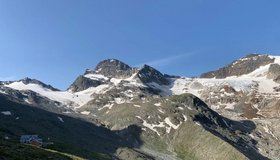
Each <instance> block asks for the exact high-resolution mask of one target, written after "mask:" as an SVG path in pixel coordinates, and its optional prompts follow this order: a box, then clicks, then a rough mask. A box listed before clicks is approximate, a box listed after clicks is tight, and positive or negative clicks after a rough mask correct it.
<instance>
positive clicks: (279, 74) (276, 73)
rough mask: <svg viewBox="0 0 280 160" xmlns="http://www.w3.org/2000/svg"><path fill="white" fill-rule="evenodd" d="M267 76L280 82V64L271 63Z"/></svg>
mask: <svg viewBox="0 0 280 160" xmlns="http://www.w3.org/2000/svg"><path fill="white" fill-rule="evenodd" d="M267 77H268V78H270V79H273V80H274V81H275V82H278V83H280V65H279V64H276V63H274V64H271V65H270V67H269V70H268V75H267Z"/></svg>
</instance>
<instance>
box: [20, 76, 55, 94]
mask: <svg viewBox="0 0 280 160" xmlns="http://www.w3.org/2000/svg"><path fill="white" fill-rule="evenodd" d="M18 82H22V83H24V84H26V85H27V84H37V85H40V86H42V87H44V88H48V89H50V90H53V91H59V89H57V88H54V87H52V86H51V85H47V84H45V83H43V82H41V81H39V80H37V79H32V78H29V77H25V78H23V79H21V80H18Z"/></svg>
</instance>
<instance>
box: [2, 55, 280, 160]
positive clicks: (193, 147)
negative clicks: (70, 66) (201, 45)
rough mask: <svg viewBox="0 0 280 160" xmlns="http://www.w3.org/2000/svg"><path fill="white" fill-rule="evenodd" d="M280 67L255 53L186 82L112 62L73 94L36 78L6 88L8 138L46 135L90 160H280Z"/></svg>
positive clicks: (85, 77) (82, 79) (80, 80)
mask: <svg viewBox="0 0 280 160" xmlns="http://www.w3.org/2000/svg"><path fill="white" fill-rule="evenodd" d="M278 66H280V58H279V57H277V56H270V55H257V54H251V55H248V56H246V57H244V58H241V59H239V60H236V61H234V62H232V63H230V64H229V65H227V66H225V67H222V68H220V69H218V70H217V71H211V72H208V73H205V74H202V75H201V77H197V78H187V77H179V76H170V75H166V74H162V73H161V72H159V71H158V70H156V69H155V68H153V67H151V66H148V65H144V66H143V67H140V68H135V67H131V66H129V65H127V64H125V63H124V62H121V61H119V60H116V59H108V60H104V61H102V62H100V63H99V64H97V66H96V67H95V68H94V69H87V70H86V71H85V72H84V74H82V75H80V76H78V77H77V79H76V80H75V81H74V82H73V83H72V84H71V85H70V86H69V88H68V89H67V90H66V91H60V90H57V89H55V88H54V87H52V86H50V85H46V84H44V83H43V82H40V81H38V80H34V79H29V78H25V79H22V80H18V81H9V82H1V85H0V95H1V96H0V98H1V99H0V112H1V113H2V114H0V119H1V122H2V121H3V122H4V123H1V124H0V131H1V132H2V133H3V135H8V136H11V137H15V138H16V137H18V136H20V135H21V134H31V133H34V134H39V135H41V136H42V137H43V138H44V139H48V138H51V140H52V141H54V144H55V145H54V146H53V147H52V149H54V150H57V151H62V152H65V153H70V154H74V155H78V156H80V157H83V158H89V159H91V158H93V157H92V155H91V153H92V152H94V153H96V154H99V153H102V154H105V155H108V156H109V157H116V158H119V159H135V158H138V159H159V160H165V159H171V160H172V159H224V158H226V159H277V157H279V155H280V152H279V148H280V144H279V141H278V137H280V130H279V126H278V124H279V123H278V122H279V118H278V117H279V114H278V113H279V112H278V108H279V104H280V103H279V102H278V99H279V95H280V94H279V88H280V85H279V81H278V79H279V75H280V70H279V67H278ZM7 113H9V114H7ZM31 124H32V125H31ZM65 146H67V147H65ZM220 146H221V147H220ZM267 157H268V158H267ZM93 159H94V158H93Z"/></svg>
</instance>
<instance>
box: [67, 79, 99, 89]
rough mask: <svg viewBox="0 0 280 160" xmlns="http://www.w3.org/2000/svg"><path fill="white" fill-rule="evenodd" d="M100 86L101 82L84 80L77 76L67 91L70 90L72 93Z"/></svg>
mask: <svg viewBox="0 0 280 160" xmlns="http://www.w3.org/2000/svg"><path fill="white" fill-rule="evenodd" d="M101 84H102V82H101V81H98V80H93V79H90V78H86V77H84V76H79V77H78V78H77V79H76V80H75V81H74V83H73V84H71V86H70V87H69V89H68V90H71V91H72V92H79V91H83V90H86V89H88V88H90V87H97V86H99V85H101Z"/></svg>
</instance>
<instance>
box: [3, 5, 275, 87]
mask: <svg viewBox="0 0 280 160" xmlns="http://www.w3.org/2000/svg"><path fill="white" fill-rule="evenodd" d="M279 6H280V1H279V0H269V1H268V0H0V58H1V63H0V68H1V71H0V79H1V80H12V79H21V78H24V77H31V78H36V79H39V80H41V81H43V82H45V83H47V84H51V85H53V86H54V87H58V88H60V89H66V88H67V87H68V86H69V85H70V84H71V83H72V82H73V81H74V79H75V78H76V77H77V76H78V75H80V74H83V72H84V71H85V69H86V68H94V67H95V65H96V64H97V63H98V62H99V61H100V60H103V59H107V58H116V59H120V60H122V61H124V62H126V63H127V64H129V65H131V66H140V65H142V64H145V63H148V64H150V65H152V66H153V67H155V68H157V69H158V70H160V71H161V72H163V73H168V74H174V75H182V76H197V75H199V74H201V73H203V72H207V71H210V70H213V69H216V68H219V67H221V66H223V65H225V64H228V63H230V62H231V61H233V60H234V59H237V58H240V57H242V56H244V55H246V54H248V53H269V54H273V55H277V54H279V53H280V43H279V42H280V9H279Z"/></svg>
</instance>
